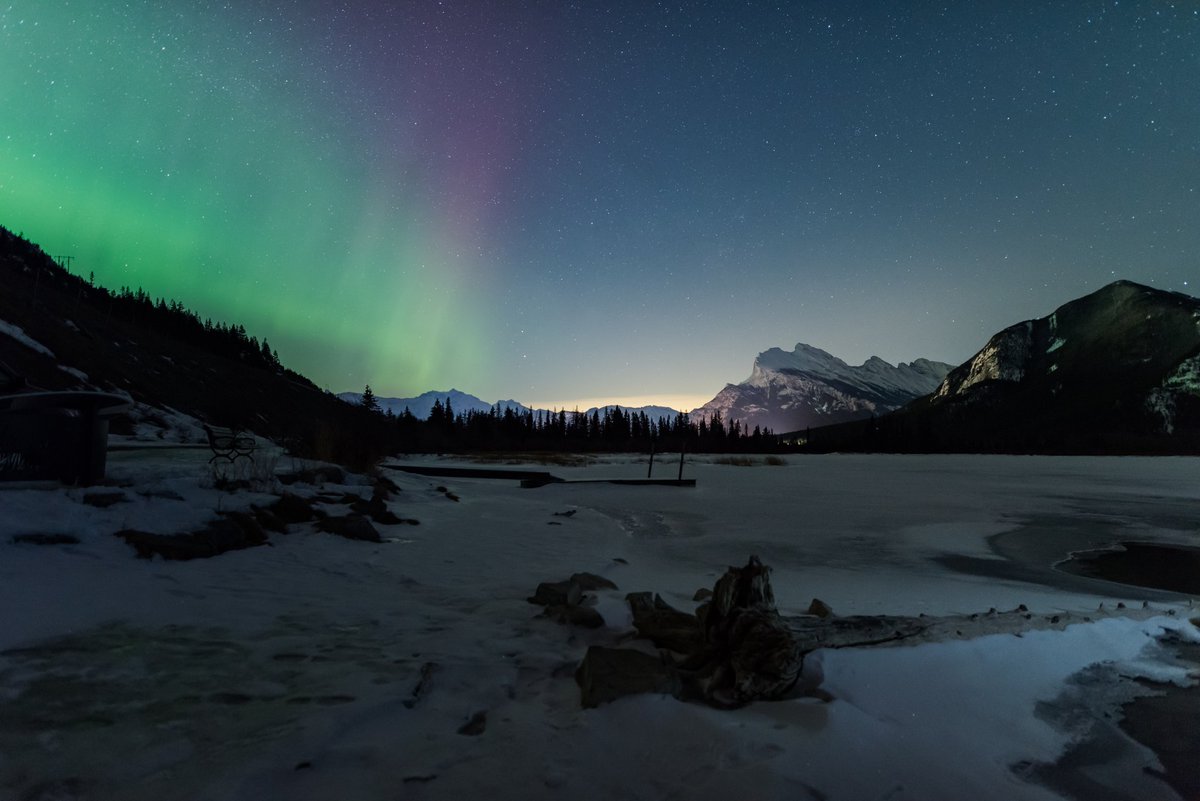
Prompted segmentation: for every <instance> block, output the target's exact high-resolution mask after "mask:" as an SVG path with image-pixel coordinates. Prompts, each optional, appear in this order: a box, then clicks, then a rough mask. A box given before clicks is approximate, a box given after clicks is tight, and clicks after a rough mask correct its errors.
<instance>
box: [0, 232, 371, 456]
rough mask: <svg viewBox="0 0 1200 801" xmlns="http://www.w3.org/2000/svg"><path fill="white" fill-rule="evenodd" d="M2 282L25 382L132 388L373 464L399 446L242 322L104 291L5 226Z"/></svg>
mask: <svg viewBox="0 0 1200 801" xmlns="http://www.w3.org/2000/svg"><path fill="white" fill-rule="evenodd" d="M0 287H2V291H0V324H3V325H6V326H7V327H8V334H7V335H3V334H0V362H3V363H5V364H6V365H7V367H8V368H9V369H8V372H11V373H13V374H15V375H16V376H19V377H20V378H21V379H23V381H24V382H25V384H26V385H27V386H26V388H38V389H47V390H61V389H98V390H105V391H114V392H119V393H127V394H128V395H129V396H130V397H131V398H132V399H134V400H135V401H139V402H142V403H145V404H148V405H149V406H151V407H158V408H172V409H177V410H179V411H182V412H185V413H187V414H190V415H193V416H195V417H197V418H199V419H201V420H203V421H206V422H209V423H212V424H216V425H227V426H236V427H242V428H246V429H249V430H252V431H254V432H255V433H258V434H260V435H263V436H266V437H270V438H272V439H276V440H277V441H281V442H284V443H286V444H287V445H289V446H290V447H291V448H293V449H294V450H295V451H296V452H297V453H301V454H304V455H311V456H317V457H321V458H326V459H333V460H337V461H348V462H363V461H371V460H373V459H375V458H378V457H379V456H382V455H383V454H384V453H385V452H386V451H387V450H388V449H389V448H390V446H391V445H392V442H391V440H390V438H389V437H388V436H387V434H388V433H389V432H388V429H387V426H386V425H385V424H384V423H383V422H382V421H380V420H378V419H377V418H376V417H374V416H373V415H371V414H369V413H367V412H366V411H365V410H362V409H360V408H357V407H353V406H349V405H348V404H345V403H343V402H342V401H340V400H338V399H337V398H336V397H334V396H333V395H331V394H329V393H327V392H324V391H322V390H320V389H319V388H317V387H316V386H315V385H314V384H313V383H312V382H310V381H309V380H308V379H306V378H304V377H303V376H301V375H299V374H298V373H295V372H293V371H291V370H288V369H286V368H285V367H283V366H282V365H281V364H280V362H279V358H278V356H277V355H276V353H275V352H274V351H273V350H272V349H271V348H270V346H269V345H268V344H267V343H266V342H265V341H263V342H260V341H258V340H257V339H256V338H255V337H254V336H253V335H248V334H247V332H246V330H245V329H244V328H243V327H242V326H241V325H238V324H227V323H224V322H213V321H209V320H201V319H200V318H199V317H198V316H197V315H196V314H194V313H193V312H191V311H189V310H188V309H187V308H186V307H185V306H184V305H183V304H182V303H180V302H177V301H173V300H162V299H152V298H151V297H150V296H149V295H148V294H147V293H145V292H144V291H143V290H141V289H140V288H139V289H129V288H122V289H119V290H115V291H114V290H110V289H107V288H104V287H101V286H94V285H93V283H92V282H91V281H90V280H88V279H86V278H84V277H81V276H78V275H72V274H71V273H69V272H68V271H67V270H65V269H63V268H62V267H61V266H60V265H58V264H56V263H55V262H54V261H53V260H52V259H51V258H50V257H48V256H47V255H46V254H45V253H44V252H43V251H42V250H41V248H39V247H38V246H37V245H35V244H33V243H31V242H29V241H27V240H25V239H23V238H22V237H19V236H17V235H14V234H13V233H12V232H10V231H8V230H5V229H3V228H0ZM14 327H15V328H14ZM15 329H20V330H21V331H23V332H24V334H25V336H26V337H27V339H28V340H30V341H31V342H32V345H31V344H30V342H24V341H22V339H21V338H20V337H18V336H14V333H15ZM121 425H122V424H121V421H120V419H118V420H116V421H114V430H116V431H120V430H121Z"/></svg>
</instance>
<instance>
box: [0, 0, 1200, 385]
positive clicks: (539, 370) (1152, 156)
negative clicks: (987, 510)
mask: <svg viewBox="0 0 1200 801" xmlns="http://www.w3.org/2000/svg"><path fill="white" fill-rule="evenodd" d="M1197 75H1200V11H1198V10H1197V9H1196V8H1195V7H1194V5H1193V4H1185V3H1177V4H1174V5H1172V4H1170V3H1165V2H1120V3H1115V2H1111V0H1110V2H1106V3H1100V2H1095V3H1093V2H1073V1H1069V2H1057V3H1034V4H1021V5H1020V6H1019V7H1017V6H1014V5H1013V4H1010V3H1006V2H970V3H968V2H961V3H948V4H930V3H883V2H845V3H842V2H796V3H784V4H767V3H757V2H752V3H742V4H735V3H688V4H662V3H647V2H625V3H611V2H610V3H599V2H597V3H567V2H529V3H512V4H508V3H477V2H450V1H449V0H447V1H446V2H441V3H438V2H413V3H382V2H359V3H332V2H315V1H311V0H310V1H306V0H292V1H291V2H288V1H287V0H244V1H243V2H228V3H221V2H208V1H206V0H197V1H196V2H190V3H179V4H165V3H154V2H147V1H143V0H126V1H124V2H115V1H114V2H109V1H108V0H91V1H90V2H65V0H17V1H16V2H5V0H0V224H2V225H5V226H6V227H8V228H11V229H13V230H14V231H19V232H23V233H24V234H25V235H26V236H27V237H29V238H30V239H32V240H34V241H36V242H38V243H40V244H42V245H43V246H44V247H45V248H46V249H47V251H48V252H50V253H51V254H52V255H55V256H60V255H71V256H73V258H74V261H73V265H72V268H73V270H74V271H76V272H82V273H83V274H85V275H86V274H87V273H88V272H94V273H95V276H96V280H97V281H98V282H100V283H103V284H105V285H107V286H110V287H114V288H116V287H120V286H123V285H129V286H134V287H136V286H141V287H143V288H145V289H146V290H147V291H148V292H150V293H151V294H152V295H154V296H164V297H170V298H175V299H178V300H180V301H182V302H184V303H185V304H186V305H188V306H189V307H191V308H193V309H195V310H197V311H198V312H199V313H201V314H202V315H205V316H211V317H213V318H214V319H222V320H226V321H230V322H240V323H242V324H243V325H245V326H246V328H247V329H248V331H249V332H250V333H252V334H256V335H257V336H258V337H259V338H263V337H265V338H266V339H268V340H269V341H270V343H271V344H272V346H273V347H275V348H276V349H277V350H278V351H279V353H280V356H281V357H282V358H283V360H284V362H285V363H286V364H288V365H289V366H292V367H294V368H295V369H297V370H299V371H300V372H302V373H305V374H306V375H308V376H310V377H311V378H313V379H314V380H315V381H317V383H319V384H321V385H322V386H325V387H327V388H329V389H331V390H333V391H343V390H357V389H361V388H362V386H363V385H364V384H366V383H370V384H371V385H372V386H373V387H374V388H375V390H376V392H377V393H378V394H381V395H394V396H400V395H413V394H417V393H419V392H422V391H424V390H428V389H434V388H436V389H446V388H449V387H450V386H456V387H458V388H460V389H463V390H466V391H469V392H472V393H474V394H476V395H479V396H480V397H484V398H487V399H491V400H494V399H497V398H509V397H513V398H516V399H518V400H521V401H522V402H525V403H530V404H536V405H542V406H553V405H568V406H569V405H571V404H572V403H575V402H577V401H579V400H581V399H597V398H605V399H610V400H618V399H624V400H625V401H626V402H629V401H630V400H633V399H641V400H646V401H651V400H654V401H660V402H667V403H672V404H675V405H678V406H688V405H691V404H698V403H701V402H703V401H704V400H707V399H708V398H709V397H711V396H712V395H713V394H715V393H716V392H717V391H718V390H719V389H720V388H721V387H722V386H723V385H724V383H725V382H727V381H738V380H740V379H742V378H743V377H744V376H745V374H746V373H747V372H748V370H749V365H750V362H751V360H752V359H753V357H754V355H755V354H756V353H758V352H759V351H761V350H765V349H766V348H768V347H771V346H782V347H785V348H789V349H790V347H791V346H792V345H793V344H794V343H795V342H797V341H804V342H807V343H810V344H813V345H816V346H818V347H822V348H824V349H826V350H828V351H830V352H832V353H834V354H836V355H838V356H841V357H842V358H844V359H846V360H848V361H853V362H858V361H862V360H864V359H865V358H866V357H868V356H870V355H872V354H876V355H879V356H881V357H882V358H884V359H886V360H888V361H891V362H893V363H895V362H897V361H901V360H903V361H908V360H911V359H913V358H916V357H920V356H925V357H929V358H933V359H940V360H944V361H949V362H958V361H962V360H963V359H965V358H967V357H969V356H970V355H971V353H973V352H974V351H975V350H976V349H978V348H979V347H980V346H981V345H982V344H983V343H984V341H986V339H987V337H988V336H990V335H991V334H992V333H994V332H995V331H996V330H998V329H1000V328H1002V327H1004V326H1006V325H1008V324H1010V323H1013V322H1016V321H1018V320H1021V319H1025V318H1028V317H1033V316H1039V315H1043V314H1045V313H1047V312H1048V311H1050V310H1051V309H1052V308H1053V307H1054V306H1057V305H1059V304H1060V303H1063V302H1066V301H1067V300H1069V299H1071V298H1073V297H1076V296H1079V295H1081V294H1084V293H1086V292H1088V291H1090V290H1092V289H1095V288H1097V287H1099V286H1100V285H1102V284H1105V283H1108V282H1109V281H1111V280H1113V279H1115V278H1127V279H1131V280H1135V281H1140V282H1143V283H1147V284H1151V285H1153V286H1157V287H1159V288H1163V289H1173V290H1180V291H1185V292H1189V293H1190V292H1191V291H1192V289H1193V288H1194V286H1195V282H1196V280H1200V279H1198V278H1197V276H1196V271H1197V266H1198V261H1197V254H1198V253H1200V222H1198V221H1200V102H1198V101H1197V97H1198V94H1197V90H1196V76H1197Z"/></svg>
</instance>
